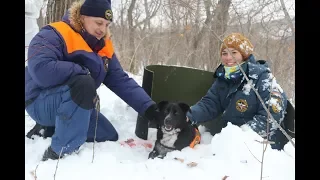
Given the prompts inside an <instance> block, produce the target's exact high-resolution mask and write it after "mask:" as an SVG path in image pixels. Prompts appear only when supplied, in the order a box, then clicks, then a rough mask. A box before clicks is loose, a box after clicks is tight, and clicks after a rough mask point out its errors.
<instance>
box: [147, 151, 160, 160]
mask: <svg viewBox="0 0 320 180" xmlns="http://www.w3.org/2000/svg"><path fill="white" fill-rule="evenodd" d="M158 156H159V153H158V151H156V150H153V151H151V152H150V153H149V157H148V159H154V158H156V157H158Z"/></svg>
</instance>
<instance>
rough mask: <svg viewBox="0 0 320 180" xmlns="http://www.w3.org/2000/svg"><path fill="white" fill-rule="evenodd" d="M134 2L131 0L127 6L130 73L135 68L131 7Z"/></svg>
mask: <svg viewBox="0 0 320 180" xmlns="http://www.w3.org/2000/svg"><path fill="white" fill-rule="evenodd" d="M135 4H136V0H132V1H131V4H130V6H129V9H128V25H129V49H130V50H129V51H130V53H129V57H130V65H129V71H130V72H131V73H135V70H136V67H135V66H136V62H135V54H134V51H135V49H136V48H135V44H134V29H135V28H134V26H133V16H132V14H133V9H134V6H135Z"/></svg>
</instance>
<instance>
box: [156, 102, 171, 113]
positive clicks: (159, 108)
mask: <svg viewBox="0 0 320 180" xmlns="http://www.w3.org/2000/svg"><path fill="white" fill-rule="evenodd" d="M168 103H169V101H160V102H159V103H158V110H159V111H161V110H163V108H164V107H165V106H166V105H167V104H168Z"/></svg>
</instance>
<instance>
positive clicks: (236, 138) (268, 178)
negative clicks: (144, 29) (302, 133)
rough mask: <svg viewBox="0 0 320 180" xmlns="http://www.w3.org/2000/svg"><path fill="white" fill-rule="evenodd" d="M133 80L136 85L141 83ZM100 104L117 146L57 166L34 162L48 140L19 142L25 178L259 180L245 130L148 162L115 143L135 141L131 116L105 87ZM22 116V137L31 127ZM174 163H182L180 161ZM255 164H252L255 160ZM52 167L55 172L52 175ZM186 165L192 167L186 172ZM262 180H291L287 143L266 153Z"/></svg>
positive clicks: (141, 152) (255, 147)
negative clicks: (113, 128)
mask: <svg viewBox="0 0 320 180" xmlns="http://www.w3.org/2000/svg"><path fill="white" fill-rule="evenodd" d="M129 75H130V76H131V77H133V78H134V79H135V80H137V82H138V83H139V84H140V85H141V83H142V77H141V76H134V75H132V74H129ZM98 93H99V95H100V100H101V112H102V113H103V114H104V115H105V116H106V117H107V118H108V119H109V120H110V121H111V123H112V124H113V125H114V126H115V128H116V130H117V131H118V133H119V141H118V142H103V143H96V144H95V147H94V149H95V153H94V161H93V162H92V155H93V143H85V144H84V145H83V146H82V147H81V148H80V152H79V154H73V155H70V156H66V157H65V158H63V159H61V160H60V161H58V160H55V161H53V160H48V161H45V162H40V160H41V157H42V155H43V153H44V151H45V149H46V148H47V147H48V146H49V145H50V141H51V138H47V139H42V138H39V137H35V139H34V140H31V139H28V138H25V167H26V169H25V177H26V180H34V179H35V178H34V174H35V169H36V167H37V165H38V167H37V169H36V176H37V180H52V179H53V178H54V174H55V179H56V180H70V179H76V180H89V179H91V180H100V179H101V180H106V179H112V180H113V179H115V180H122V179H123V180H127V179H131V180H133V179H137V180H144V179H145V180H150V179H152V180H157V179H161V180H163V179H165V180H170V179H174V180H176V179H183V180H188V179H190V180H194V179H199V180H205V179H208V180H221V179H222V178H223V177H225V176H228V177H227V178H226V179H227V180H232V179H233V180H259V179H260V172H261V170H260V169H261V164H260V162H259V161H261V157H262V148H263V147H262V145H261V144H260V143H259V142H257V141H256V140H258V141H260V140H261V137H260V136H258V135H257V134H256V133H254V132H253V131H251V130H242V129H241V128H239V127H237V126H234V125H232V124H228V126H227V127H226V128H224V129H223V130H222V132H221V133H220V134H217V135H215V136H214V137H212V136H211V135H210V133H209V132H204V130H205V129H204V127H200V132H201V134H202V139H201V144H199V145H197V146H196V147H195V148H194V149H191V148H190V147H187V148H185V149H183V150H182V151H181V152H180V151H174V152H171V153H168V154H167V156H166V157H165V158H164V159H154V160H151V159H148V154H149V152H150V151H151V148H145V147H143V146H135V147H129V146H123V145H121V144H120V143H119V142H122V141H124V140H127V139H128V138H134V139H138V138H137V137H136V136H135V134H134V130H135V122H136V119H137V113H136V112H135V111H134V110H133V109H132V108H131V107H128V106H127V105H126V103H125V102H124V101H122V100H121V99H120V98H118V97H117V96H116V95H115V94H114V93H113V92H111V91H110V90H109V89H108V88H106V87H105V86H101V87H100V88H99V89H98ZM34 124H35V123H34V121H33V120H32V119H30V117H29V116H28V115H27V113H26V118H25V133H27V132H28V131H29V130H30V129H31V128H32V127H33V125H34ZM155 138H156V130H155V129H149V137H148V141H149V142H152V143H154V141H155ZM174 158H179V159H183V162H182V161H179V160H175V159H174ZM256 158H257V159H256ZM57 162H59V163H58V168H57V169H56V166H57ZM191 162H194V163H196V166H194V167H190V166H188V165H190V163H191ZM263 177H264V178H263V179H264V180H293V179H295V149H294V147H293V146H292V145H291V144H290V143H288V144H287V145H286V146H285V150H284V151H276V150H272V149H271V148H270V147H268V148H267V150H266V152H265V157H264V163H263Z"/></svg>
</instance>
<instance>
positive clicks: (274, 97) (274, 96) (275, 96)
mask: <svg viewBox="0 0 320 180" xmlns="http://www.w3.org/2000/svg"><path fill="white" fill-rule="evenodd" d="M281 99H282V94H281V93H280V92H278V91H272V92H271V101H273V103H272V105H271V108H272V111H273V112H274V113H279V112H280V111H281V107H282V100H281ZM274 101H276V102H274Z"/></svg>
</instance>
